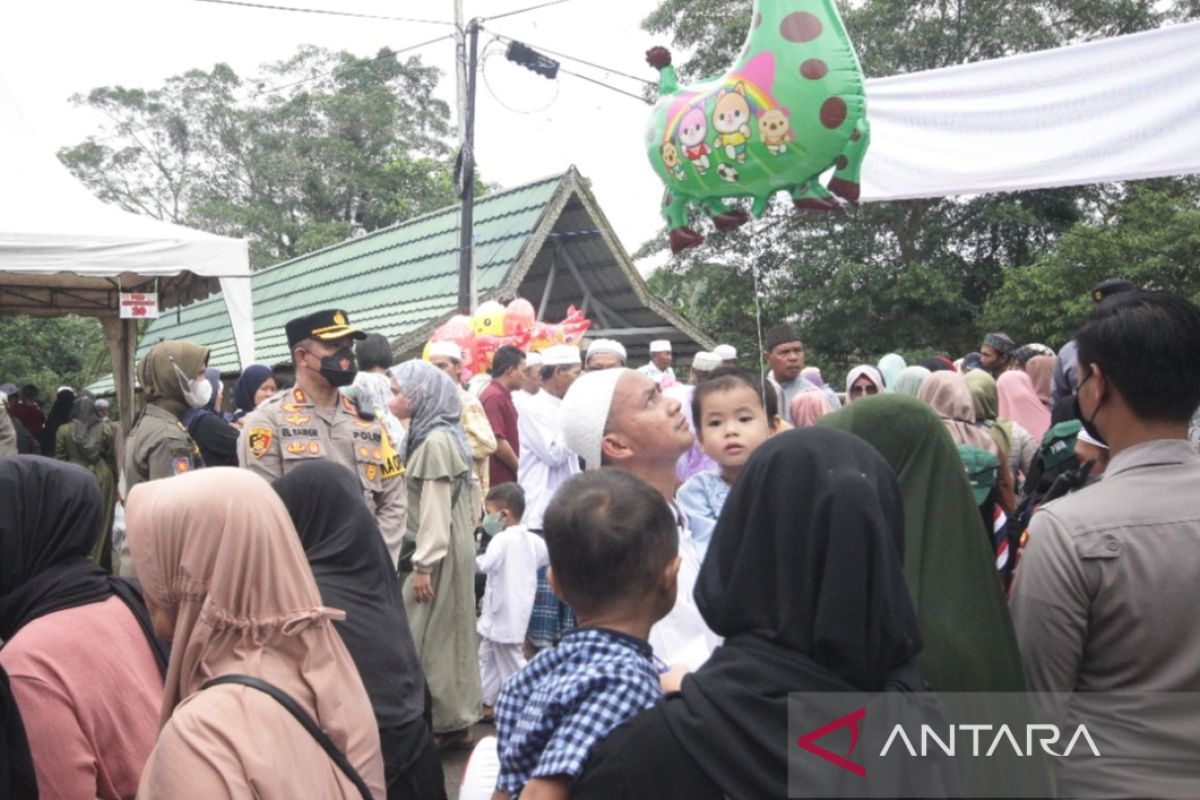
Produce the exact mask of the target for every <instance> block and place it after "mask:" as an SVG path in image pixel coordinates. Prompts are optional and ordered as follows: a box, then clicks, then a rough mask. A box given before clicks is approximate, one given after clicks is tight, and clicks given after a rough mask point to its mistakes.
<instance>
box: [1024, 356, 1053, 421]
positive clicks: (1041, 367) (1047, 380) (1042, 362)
mask: <svg viewBox="0 0 1200 800" xmlns="http://www.w3.org/2000/svg"><path fill="white" fill-rule="evenodd" d="M1057 361H1058V359H1057V358H1055V357H1054V356H1034V357H1033V358H1031V359H1029V360H1028V361H1026V362H1025V371H1026V372H1027V373H1029V379H1030V380H1031V381H1033V388H1034V391H1036V392H1037V396H1038V400H1041V401H1042V405H1044V406H1045V407H1046V410H1047V411H1050V410H1052V409H1051V407H1050V389H1051V383H1052V381H1053V378H1054V365H1055V363H1057Z"/></svg>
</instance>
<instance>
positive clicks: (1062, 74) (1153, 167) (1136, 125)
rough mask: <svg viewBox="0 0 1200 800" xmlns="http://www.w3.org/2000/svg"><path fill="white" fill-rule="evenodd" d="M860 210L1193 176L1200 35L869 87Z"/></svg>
mask: <svg viewBox="0 0 1200 800" xmlns="http://www.w3.org/2000/svg"><path fill="white" fill-rule="evenodd" d="M867 118H868V119H869V120H870V122H871V149H870V150H869V151H868V153H867V158H866V162H865V163H864V166H863V191H862V198H863V200H901V199H905V198H914V197H939V196H943V195H960V194H978V193H982V192H997V191H1014V190H1019V189H1034V188H1046V187H1051V186H1070V185H1078V184H1085V183H1099V182H1103V181H1116V180H1132V179H1136V178H1151V177H1160V176H1166V175H1183V174H1189V173H1196V172H1200V23H1190V24H1187V25H1176V26H1173V27H1168V28H1163V29H1160V30H1156V31H1149V32H1146V33H1139V34H1134V35H1131V36H1122V37H1119V38H1115V39H1107V40H1104V41H1099V42H1092V43H1089V44H1083V45H1077V46H1074V47H1065V48H1060V49H1057V50H1046V51H1042V52H1038V53H1029V54H1025V55H1020V56H1013V57H1011V58H1004V59H999V60H996V61H984V62H978V63H974V64H965V65H963V66H958V67H949V68H946V69H940V70H932V71H929V72H920V73H914V74H910V75H897V76H894V77H890V78H881V79H877V80H870V81H868V82H867Z"/></svg>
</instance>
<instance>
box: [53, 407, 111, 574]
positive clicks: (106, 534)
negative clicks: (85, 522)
mask: <svg viewBox="0 0 1200 800" xmlns="http://www.w3.org/2000/svg"><path fill="white" fill-rule="evenodd" d="M54 457H55V458H57V459H58V460H59V461H67V462H70V463H72V464H78V465H79V466H81V467H83V468H84V469H86V470H87V471H88V472H90V473H92V474H93V475H95V476H96V481H97V482H98V483H99V484H100V494H101V497H102V500H103V509H104V517H103V520H102V521H101V526H100V536H99V537H98V538H97V539H96V544H95V545H93V546H92V552H91V555H90V556H89V558H91V560H92V561H94V562H96V563H97V564H99V565H100V566H102V567H104V568H105V569H107V570H111V569H112V523H113V508H114V506H115V505H116V503H117V455H116V448H115V446H114V442H113V429H112V425H111V424H110V423H108V422H106V421H105V420H103V419H101V418H100V415H99V414H97V413H96V401H95V398H93V397H92V396H91V395H89V394H80V395H79V396H77V397H76V398H75V403H74V405H72V407H71V417H70V419H69V420H68V421H67V422H66V423H65V424H63V425H61V426H59V428H58V430H57V431H56V432H55V434H54Z"/></svg>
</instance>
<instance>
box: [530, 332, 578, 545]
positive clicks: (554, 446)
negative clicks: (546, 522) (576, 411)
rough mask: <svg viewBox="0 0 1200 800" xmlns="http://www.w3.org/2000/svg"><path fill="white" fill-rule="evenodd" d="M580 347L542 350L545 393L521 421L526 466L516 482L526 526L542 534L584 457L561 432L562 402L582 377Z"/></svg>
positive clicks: (532, 402) (539, 393) (539, 395)
mask: <svg viewBox="0 0 1200 800" xmlns="http://www.w3.org/2000/svg"><path fill="white" fill-rule="evenodd" d="M579 370H580V358H579V348H578V347H576V346H575V345H571V344H558V345H554V346H553V347H548V348H546V349H545V350H544V351H542V367H541V377H542V391H540V392H538V393H537V394H536V395H534V396H533V397H531V398H529V400H527V401H526V402H525V403H524V405H523V406H522V408H521V415H520V416H519V417H518V418H517V429H518V430H519V431H520V434H521V465H520V469H518V471H517V483H519V484H520V485H521V488H522V489H524V490H525V514H524V515H523V516H522V517H521V522H522V523H523V524H524V525H525V527H526V528H528V529H529V530H531V531H541V529H542V514H543V513H544V512H545V510H546V506H547V505H549V504H550V497H551V496H552V495H553V494H554V490H555V489H557V488H558V487H559V486H560V485H562V483H563V482H564V481H565V480H566V479H567V478H569V477H571V476H572V475H574V474H575V473H576V472H578V471H579V459H578V458H576V457H575V454H574V453H572V452H571V450H570V449H569V448H568V447H567V444H566V442H565V441H564V440H563V431H562V419H561V413H562V398H563V396H564V395H565V394H566V393H567V390H568V389H570V388H571V384H572V383H574V382H575V379H576V378H577V377H579Z"/></svg>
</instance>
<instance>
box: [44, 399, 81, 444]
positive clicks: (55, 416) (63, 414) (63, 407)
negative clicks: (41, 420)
mask: <svg viewBox="0 0 1200 800" xmlns="http://www.w3.org/2000/svg"><path fill="white" fill-rule="evenodd" d="M74 405H75V393H74V392H72V391H71V390H70V389H59V390H58V395H57V396H56V397H55V398H54V405H52V406H50V413H49V414H47V415H46V424H45V425H43V426H42V438H41V439H40V440H39V441H38V444H39V445H41V448H42V452H43V453H45V454H46V455H47V456H53V455H54V437H55V436H56V435H58V429H59V428H61V427H62V426H63V425H65V424H67V420H69V419H70V418H71V408H72V407H73V406H74Z"/></svg>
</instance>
